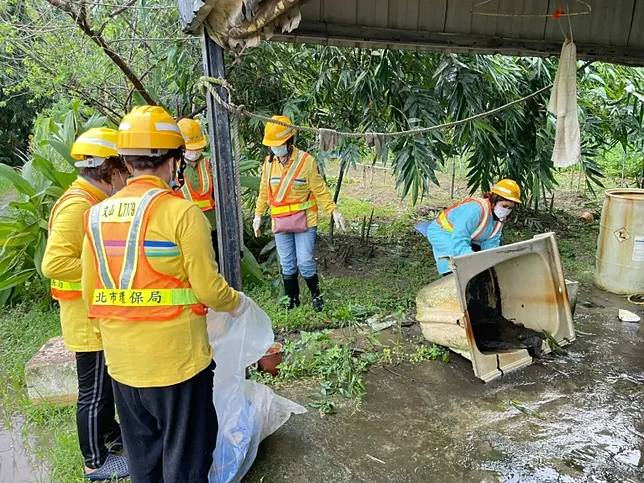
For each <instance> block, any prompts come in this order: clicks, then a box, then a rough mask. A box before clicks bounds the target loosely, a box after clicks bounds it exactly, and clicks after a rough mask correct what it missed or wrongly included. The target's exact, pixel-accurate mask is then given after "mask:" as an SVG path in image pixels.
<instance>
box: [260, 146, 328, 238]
mask: <svg viewBox="0 0 644 483" xmlns="http://www.w3.org/2000/svg"><path fill="white" fill-rule="evenodd" d="M299 152H300V151H299V150H298V149H297V148H293V152H292V153H291V157H290V159H289V161H288V163H287V164H286V165H282V163H281V162H280V161H279V160H278V159H277V157H274V158H273V162H272V163H271V164H270V170H271V175H270V178H271V185H272V187H273V192H275V190H276V189H277V185H278V184H279V181H280V179H281V178H282V175H286V172H287V171H288V169H289V168H290V167H291V165H292V164H293V161H294V160H295V158H296V157H297V155H298V153H299ZM265 169H266V161H265V162H264V166H263V167H262V178H261V181H260V184H259V195H258V196H257V204H256V205H255V215H256V216H263V215H264V214H265V213H266V211H267V210H268V208H269V206H268V186H267V182H266V172H265ZM309 197H311V198H313V197H314V198H315V199H316V201H317V208H318V209H317V210H316V209H308V210H306V219H307V222H308V225H309V227H314V226H317V224H318V211H319V210H320V209H321V210H324V211H325V212H326V213H327V214H329V215H330V214H331V212H333V210H335V209H336V205H335V203H334V202H333V199H332V197H331V193H330V191H329V188H328V187H327V185H326V184H325V182H324V178H322V176H321V175H320V172H319V171H318V165H317V163H316V162H315V159H314V158H313V156H307V158H306V159H305V161H304V166H303V167H302V171H301V172H300V174H299V175H298V176H297V178H296V179H295V182H294V183H293V188H292V189H291V192H290V193H289V195H288V196H286V197H285V198H284V202H286V203H289V204H290V203H302V202H304V201H306V200H307V199H309Z"/></svg>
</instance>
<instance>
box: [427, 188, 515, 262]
mask: <svg viewBox="0 0 644 483" xmlns="http://www.w3.org/2000/svg"><path fill="white" fill-rule="evenodd" d="M490 191H491V192H490V193H487V194H486V195H484V197H483V198H466V199H464V200H463V201H461V202H459V203H456V204H455V205H453V206H450V207H449V208H445V209H444V210H443V211H441V212H440V213H439V215H438V216H437V217H436V219H435V220H433V221H425V222H422V223H420V224H418V225H417V226H416V229H417V230H418V231H419V232H420V233H421V234H422V235H425V236H426V237H427V239H428V240H429V243H430V244H431V246H432V251H433V253H434V258H435V259H436V268H438V273H440V274H441V275H447V274H449V273H451V270H450V267H449V263H448V257H456V256H459V255H465V254H468V253H472V252H478V251H480V250H488V249H490V248H495V247H498V246H499V245H500V244H501V230H502V228H503V223H504V222H505V221H506V220H507V219H508V217H509V216H510V213H511V212H512V209H513V208H514V206H515V205H516V204H517V203H521V190H520V189H519V185H518V184H517V183H516V182H515V181H513V180H511V179H502V180H501V181H499V182H498V183H496V184H495V185H494V186H493V187H492V189H491V190H490Z"/></svg>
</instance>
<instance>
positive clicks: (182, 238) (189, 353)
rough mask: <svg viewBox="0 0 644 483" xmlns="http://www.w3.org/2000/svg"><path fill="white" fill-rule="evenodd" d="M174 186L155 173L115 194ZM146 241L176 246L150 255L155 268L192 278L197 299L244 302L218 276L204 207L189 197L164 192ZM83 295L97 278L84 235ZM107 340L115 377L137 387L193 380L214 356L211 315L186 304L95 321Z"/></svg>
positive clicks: (222, 305) (225, 305)
mask: <svg viewBox="0 0 644 483" xmlns="http://www.w3.org/2000/svg"><path fill="white" fill-rule="evenodd" d="M139 183H145V184H147V185H149V186H150V188H154V187H159V188H164V189H168V190H169V189H170V188H169V187H168V185H167V184H166V183H165V182H164V181H162V180H161V179H159V178H157V177H155V176H139V177H136V178H133V179H130V180H128V186H126V187H125V188H123V189H122V190H121V191H119V193H117V194H116V195H115V196H114V198H120V197H133V194H132V189H130V187H131V186H133V185H136V184H139ZM150 210H151V211H150V221H149V224H148V227H147V231H146V233H145V240H148V241H152V240H155V241H166V242H171V243H173V244H175V245H176V247H175V248H174V249H171V250H168V253H166V254H162V255H159V254H158V253H157V254H156V255H155V256H148V257H146V258H147V260H148V262H149V263H150V265H151V266H152V268H153V269H154V270H157V271H159V272H161V273H164V274H168V275H171V276H174V277H177V278H178V279H180V280H182V281H184V282H185V281H188V282H189V283H190V285H191V287H192V290H193V292H194V293H195V295H196V297H197V299H198V300H199V301H200V302H201V303H203V304H204V305H207V306H208V307H211V308H213V309H215V310H217V311H226V312H229V311H231V310H234V309H235V308H237V306H238V305H239V293H238V292H237V291H235V290H233V289H232V288H231V287H230V286H228V284H227V283H226V281H225V280H224V278H223V277H222V276H221V275H220V274H219V271H218V267H217V263H216V262H215V254H214V251H213V249H212V244H211V239H210V228H209V226H208V222H207V221H206V218H205V217H204V215H203V213H202V212H201V210H200V209H199V208H198V207H197V206H196V205H194V204H193V203H191V202H190V201H187V200H184V199H181V198H178V197H175V196H165V197H163V198H161V199H159V200H158V201H156V202H155V203H154V204H153V205H152V206H151V208H150ZM81 260H82V271H83V276H82V287H83V299H84V300H85V301H86V302H88V301H90V300H91V298H92V294H93V292H94V289H95V287H96V282H97V273H96V270H97V267H96V264H95V260H94V254H93V251H92V248H91V247H90V245H89V241H88V239H87V238H85V242H84V245H83V253H82V258H81ZM95 320H96V322H97V323H98V325H99V327H100V331H101V335H102V338H103V348H104V351H105V359H106V360H107V368H108V372H109V374H110V376H112V378H113V379H115V380H116V381H118V382H121V383H123V384H127V385H128V386H132V387H162V386H170V385H173V384H178V383H180V382H183V381H185V380H187V379H190V378H191V377H193V376H194V375H196V374H197V373H198V372H200V371H202V370H203V369H205V368H206V367H207V366H208V364H210V361H211V360H212V353H211V350H210V344H209V343H208V334H207V332H206V317H205V316H199V315H197V314H195V313H194V312H193V311H192V310H191V309H190V308H189V307H186V308H185V309H184V310H183V311H182V312H181V314H180V315H179V316H178V317H177V318H175V319H171V320H166V321H154V320H149V321H145V322H141V321H122V320H114V319H107V318H99V319H95Z"/></svg>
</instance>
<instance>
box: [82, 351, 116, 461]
mask: <svg viewBox="0 0 644 483" xmlns="http://www.w3.org/2000/svg"><path fill="white" fill-rule="evenodd" d="M76 370H77V372H78V405H77V406H76V428H77V431H78V441H79V443H80V448H81V452H82V453H83V459H84V460H85V466H88V467H89V468H98V467H100V466H101V465H102V464H103V463H104V462H105V459H106V458H107V455H108V453H109V452H110V451H112V452H118V451H121V450H122V449H123V441H122V439H121V429H120V428H119V425H118V423H117V422H116V420H115V419H114V412H115V411H114V394H113V392H112V379H111V378H110V376H109V375H108V373H107V368H106V366H105V356H104V355H103V351H96V352H76Z"/></svg>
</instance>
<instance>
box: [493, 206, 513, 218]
mask: <svg viewBox="0 0 644 483" xmlns="http://www.w3.org/2000/svg"><path fill="white" fill-rule="evenodd" d="M510 213H512V209H510V208H505V207H503V206H501V205H496V206H495V207H494V214H495V215H496V217H497V218H498V219H499V220H501V221H505V220H507V218H508V216H510Z"/></svg>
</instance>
